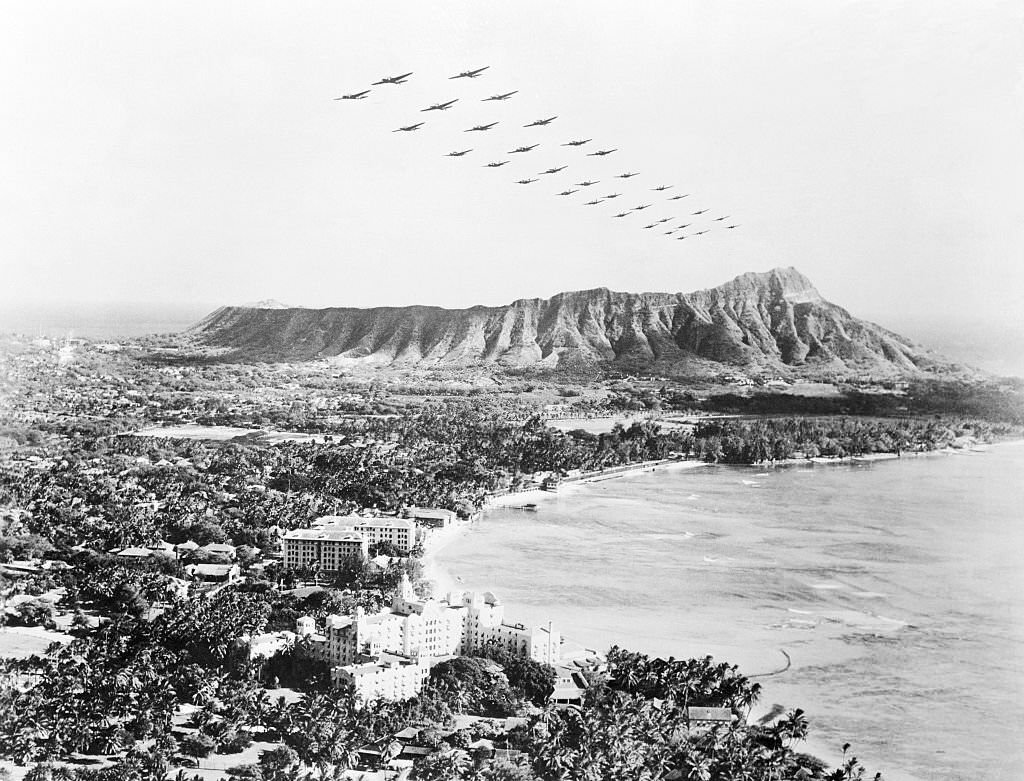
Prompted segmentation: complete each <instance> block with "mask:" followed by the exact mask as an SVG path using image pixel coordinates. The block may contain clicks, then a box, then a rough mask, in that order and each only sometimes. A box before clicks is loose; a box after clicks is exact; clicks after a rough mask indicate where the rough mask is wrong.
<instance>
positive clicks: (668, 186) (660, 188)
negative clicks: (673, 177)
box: [651, 184, 675, 193]
mask: <svg viewBox="0 0 1024 781" xmlns="http://www.w3.org/2000/svg"><path fill="white" fill-rule="evenodd" d="M673 187H675V185H673V184H662V185H658V186H657V187H652V188H651V192H652V193H660V192H662V191H664V190H671V189H672V188H673Z"/></svg>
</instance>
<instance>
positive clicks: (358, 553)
mask: <svg viewBox="0 0 1024 781" xmlns="http://www.w3.org/2000/svg"><path fill="white" fill-rule="evenodd" d="M367 554H368V551H367V546H366V538H364V537H363V536H362V535H361V534H359V533H358V532H354V531H350V530H347V529H339V528H315V529H293V530H292V531H290V532H288V533H287V534H286V535H285V536H284V565H285V567H288V568H289V569H298V568H299V567H308V566H316V567H319V568H320V569H321V570H322V571H324V572H334V571H336V570H338V569H340V568H341V566H342V564H344V563H345V561H346V560H348V559H352V558H356V559H358V560H359V561H365V560H366V557H367Z"/></svg>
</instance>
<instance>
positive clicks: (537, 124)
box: [523, 114, 558, 127]
mask: <svg viewBox="0 0 1024 781" xmlns="http://www.w3.org/2000/svg"><path fill="white" fill-rule="evenodd" d="M556 119H558V115H557V114H555V116H553V117H548V118H547V119H535V120H533V122H531V123H530V124H529V125H523V127H540V126H541V125H549V124H551V123H552V122H554V121H555V120H556Z"/></svg>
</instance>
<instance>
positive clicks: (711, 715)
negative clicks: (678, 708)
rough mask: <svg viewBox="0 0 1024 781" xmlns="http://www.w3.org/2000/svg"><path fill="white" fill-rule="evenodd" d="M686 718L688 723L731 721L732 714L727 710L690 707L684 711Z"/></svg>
mask: <svg viewBox="0 0 1024 781" xmlns="http://www.w3.org/2000/svg"><path fill="white" fill-rule="evenodd" d="M686 717H687V718H688V719H689V720H690V721H732V719H733V713H732V711H731V710H729V709H728V708H700V707H690V708H687V709H686Z"/></svg>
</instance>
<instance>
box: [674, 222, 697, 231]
mask: <svg viewBox="0 0 1024 781" xmlns="http://www.w3.org/2000/svg"><path fill="white" fill-rule="evenodd" d="M692 224H693V223H689V222H684V223H683V224H682V225H677V226H676V230H677V231H681V230H682V229H683V228H689V227H690V225H692Z"/></svg>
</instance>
